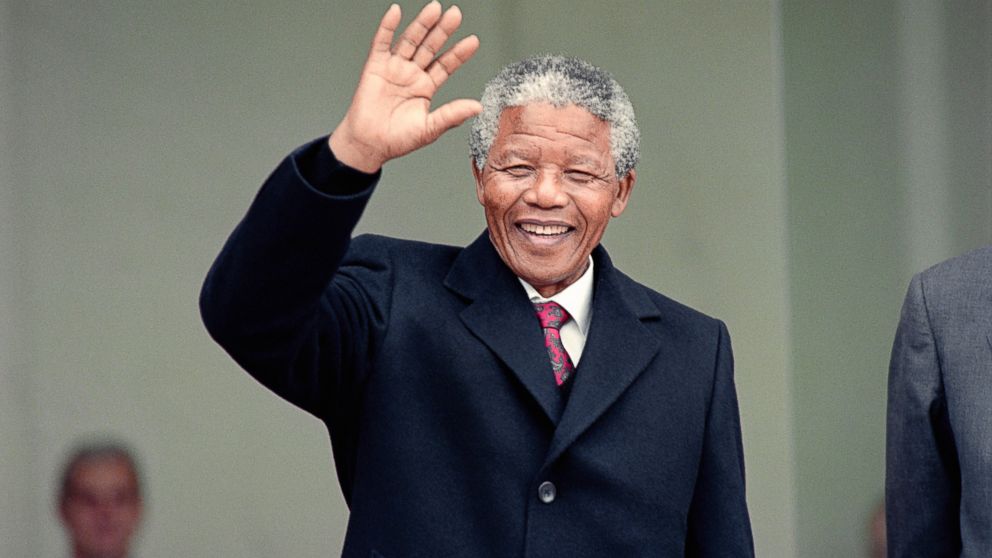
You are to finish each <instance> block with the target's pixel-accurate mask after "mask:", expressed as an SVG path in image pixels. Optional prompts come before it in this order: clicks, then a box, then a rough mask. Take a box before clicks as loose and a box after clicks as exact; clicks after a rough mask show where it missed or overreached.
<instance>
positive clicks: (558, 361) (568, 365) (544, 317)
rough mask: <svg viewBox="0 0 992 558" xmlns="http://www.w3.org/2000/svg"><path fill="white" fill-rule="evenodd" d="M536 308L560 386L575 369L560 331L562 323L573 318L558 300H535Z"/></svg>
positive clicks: (552, 367) (545, 343)
mask: <svg viewBox="0 0 992 558" xmlns="http://www.w3.org/2000/svg"><path fill="white" fill-rule="evenodd" d="M534 310H535V311H536V312H537V317H538V319H540V320H541V327H542V328H543V329H544V346H545V347H547V348H548V357H550V358H551V369H552V370H553V371H554V373H555V382H557V384H558V385H559V386H560V385H562V384H564V383H565V382H566V381H568V378H569V377H570V376H571V375H572V372H574V371H575V366H573V365H572V359H571V358H569V357H568V353H567V352H566V351H565V346H564V345H562V344H561V332H560V331H558V330H559V329H561V326H562V324H564V323H565V322H567V321H568V320H569V319H571V316H569V315H568V312H566V311H565V309H564V308H562V307H561V305H560V304H558V303H557V302H550V301H549V302H535V303H534Z"/></svg>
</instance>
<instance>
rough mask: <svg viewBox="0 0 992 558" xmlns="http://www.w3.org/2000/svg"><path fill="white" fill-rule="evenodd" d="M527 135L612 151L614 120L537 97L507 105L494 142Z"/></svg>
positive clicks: (584, 109) (523, 137) (574, 105)
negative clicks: (611, 138)
mask: <svg viewBox="0 0 992 558" xmlns="http://www.w3.org/2000/svg"><path fill="white" fill-rule="evenodd" d="M527 138H533V139H535V140H538V139H544V140H548V141H554V142H562V143H568V144H575V145H582V144H589V145H588V147H590V148H594V149H598V150H607V151H609V149H610V124H609V123H608V122H607V121H605V120H603V119H602V118H600V117H598V116H596V115H594V114H593V113H591V112H589V110H588V109H586V108H584V107H582V106H579V105H576V104H574V103H568V104H565V105H562V106H557V105H552V104H550V103H548V102H544V101H535V102H531V103H526V104H522V105H514V106H509V107H506V108H504V109H503V111H502V112H501V113H500V115H499V119H498V120H497V129H496V141H495V142H494V143H505V142H507V141H512V140H514V139H515V140H521V139H523V140H526V139H527ZM493 147H496V146H495V145H494V146H493Z"/></svg>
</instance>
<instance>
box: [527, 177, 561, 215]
mask: <svg viewBox="0 0 992 558" xmlns="http://www.w3.org/2000/svg"><path fill="white" fill-rule="evenodd" d="M524 201H525V202H527V203H529V204H531V205H536V206H538V207H541V208H545V209H550V208H554V207H564V206H565V205H567V204H568V195H567V194H566V193H565V189H564V186H563V185H562V182H561V176H560V173H557V172H552V171H548V170H542V171H540V173H539V174H538V176H537V180H535V181H534V183H533V184H531V186H530V188H529V189H528V190H527V192H525V193H524Z"/></svg>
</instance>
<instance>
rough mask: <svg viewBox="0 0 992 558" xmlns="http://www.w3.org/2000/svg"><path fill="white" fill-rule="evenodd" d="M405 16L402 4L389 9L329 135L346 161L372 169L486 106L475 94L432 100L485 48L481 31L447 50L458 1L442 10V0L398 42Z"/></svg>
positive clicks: (419, 16)
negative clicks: (347, 102) (435, 103)
mask: <svg viewBox="0 0 992 558" xmlns="http://www.w3.org/2000/svg"><path fill="white" fill-rule="evenodd" d="M401 17H402V14H401V13H400V7H399V6H398V5H396V4H393V5H392V6H390V7H389V9H388V10H386V13H385V15H383V16H382V21H381V22H379V28H378V30H376V33H375V36H374V37H373V38H372V48H371V49H370V50H369V56H368V59H367V60H366V61H365V67H364V68H363V69H362V76H361V78H360V79H359V82H358V88H357V89H356V90H355V95H354V97H353V98H352V101H351V106H350V107H349V108H348V112H347V113H346V114H345V117H344V119H343V120H342V121H341V123H340V124H338V126H337V128H335V130H334V132H333V133H332V134H331V137H330V140H329V142H330V146H331V150H332V151H333V152H334V155H335V156H336V157H337V159H338V160H339V161H341V162H342V163H344V164H346V165H348V166H351V167H353V168H356V169H358V170H362V171H365V172H375V171H376V170H378V169H379V168H380V167H381V166H382V165H383V163H385V162H386V161H388V160H390V159H395V158H397V157H400V156H403V155H406V154H407V153H410V152H411V151H414V150H416V149H419V148H421V147H423V146H425V145H427V144H429V143H432V142H433V141H434V140H436V139H437V138H438V137H440V136H441V134H443V133H444V132H446V131H448V130H450V129H451V128H453V127H455V126H458V125H459V124H461V123H462V122H464V121H465V120H467V119H469V118H471V117H473V116H475V115H476V114H479V112H481V111H482V105H481V104H480V103H479V102H478V101H475V100H472V99H457V100H454V101H451V102H448V103H445V104H444V105H441V106H440V107H438V108H436V109H434V110H433V111H432V110H431V107H430V104H431V99H432V98H433V97H434V94H435V93H436V92H437V90H438V89H439V88H440V87H441V85H443V84H444V82H445V81H446V80H447V79H448V77H449V76H451V74H453V73H454V72H455V71H456V70H457V69H458V68H459V67H460V66H461V65H462V64H464V63H465V62H466V61H468V60H469V59H470V58H472V56H473V55H474V54H475V51H476V50H477V49H478V48H479V39H478V37H476V36H475V35H470V36H468V37H465V38H464V39H462V40H460V41H458V42H457V43H455V45H454V46H452V47H451V48H449V49H448V50H446V51H444V52H441V48H442V47H443V46H444V43H445V42H446V41H447V40H448V38H449V37H450V36H451V35H452V33H454V32H455V31H456V30H457V29H458V26H459V25H461V21H462V13H461V10H459V9H458V7H457V6H452V7H450V8H448V9H447V10H446V11H445V12H444V13H443V14H442V13H441V4H440V3H439V2H437V0H434V1H432V2H431V3H429V4H427V5H426V6H424V8H423V9H422V10H420V13H419V14H417V17H416V18H415V19H414V20H413V21H412V22H410V25H408V26H407V28H406V30H404V31H403V34H402V35H400V37H399V38H398V39H397V40H396V43H395V44H393V34H394V33H395V32H396V29H397V28H398V27H399V24H400V18H401Z"/></svg>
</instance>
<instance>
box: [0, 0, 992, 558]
mask: <svg viewBox="0 0 992 558" xmlns="http://www.w3.org/2000/svg"><path fill="white" fill-rule="evenodd" d="M401 4H402V5H403V7H404V9H405V11H407V12H411V11H413V10H414V9H416V8H417V7H419V2H411V1H404V2H401ZM460 5H461V6H462V8H463V11H464V12H465V14H466V29H467V30H468V32H475V33H477V34H479V35H480V37H481V39H482V49H481V51H480V53H479V55H478V56H477V57H476V59H474V60H473V61H472V62H470V63H469V65H467V66H466V67H465V68H464V69H463V70H462V71H461V72H460V73H459V74H458V75H457V76H456V77H455V78H453V79H452V80H451V81H450V82H449V84H448V86H447V88H446V89H445V91H444V94H443V97H444V98H451V97H454V96H477V95H478V92H479V90H480V89H481V87H482V85H483V83H484V82H485V80H486V79H487V78H488V77H489V76H491V75H492V74H493V73H494V72H495V71H496V70H497V69H498V68H499V67H500V66H501V65H503V64H505V63H507V62H509V61H512V60H515V59H517V58H519V57H521V56H524V55H527V54H531V53H533V52H539V51H552V52H567V53H571V54H575V55H579V56H582V57H585V58H587V59H589V60H590V61H592V62H594V63H597V64H599V65H602V66H604V67H606V68H608V69H610V70H611V71H612V72H614V74H615V75H616V76H617V78H618V79H619V80H620V81H621V83H623V84H624V85H625V86H626V87H627V89H628V92H629V94H630V96H631V98H632V99H633V101H634V103H635V106H636V107H637V110H638V117H639V120H640V124H641V127H642V131H643V134H644V137H643V144H642V151H643V154H644V156H643V161H642V163H641V165H640V166H639V169H638V170H639V183H638V186H637V189H636V190H635V192H634V201H633V204H632V206H631V207H630V208H629V210H628V212H627V213H625V215H624V216H623V217H622V218H621V219H620V220H618V221H616V222H615V223H614V224H613V225H612V226H611V228H610V232H609V233H608V235H607V238H606V241H605V242H606V244H607V246H608V247H609V248H610V250H611V254H612V255H613V256H614V259H615V260H616V261H617V263H618V265H620V266H621V267H622V268H624V269H625V270H626V271H627V272H629V273H630V274H631V275H633V276H635V277H637V278H639V279H640V280H642V281H643V282H645V283H647V284H648V285H650V286H652V287H654V288H656V289H658V290H661V291H662V292H665V293H667V294H669V295H672V296H674V297H675V298H678V299H680V300H683V301H685V302H687V303H689V304H692V305H694V306H696V307H699V308H700V309H702V310H704V311H706V312H709V313H711V314H713V315H716V316H719V317H721V318H723V319H724V320H726V321H727V323H728V325H729V327H730V329H731V333H732V335H733V338H734V345H735V352H736V356H737V374H738V376H737V379H738V388H739V392H740V400H741V408H742V415H743V421H744V435H745V452H746V454H747V466H748V482H749V485H748V488H749V503H750V509H751V513H752V518H753V522H754V528H755V536H756V544H757V550H758V553H759V555H761V556H771V557H779V556H781V557H790V556H801V557H807V556H810V557H820V556H822V557H824V558H826V557H832V556H845V557H846V556H858V555H860V553H861V552H862V549H863V547H864V527H863V523H864V521H865V519H866V516H867V513H868V510H869V508H870V507H871V505H872V503H873V501H874V500H875V499H876V498H877V497H878V496H879V495H880V492H881V483H882V458H883V437H884V432H883V429H884V424H883V412H884V399H885V396H884V383H885V367H886V362H887V357H888V350H889V345H890V343H891V338H892V334H893V332H894V327H895V322H896V319H897V316H898V309H899V304H900V302H901V297H902V294H903V292H904V289H905V285H906V283H907V282H908V280H909V276H910V274H911V273H912V272H913V271H915V270H918V269H919V268H921V267H923V266H924V265H927V264H929V263H932V262H936V261H937V260H939V259H942V258H945V257H949V256H951V255H954V254H956V253H960V252H963V251H965V250H966V249H968V248H971V247H973V246H977V245H980V244H983V243H988V242H990V241H992V230H990V221H992V219H990V217H992V198H990V196H992V168H990V161H992V107H990V103H992V101H990V99H992V70H990V60H992V52H990V43H989V37H990V36H992V8H990V2H989V1H960V2H951V3H936V2H912V1H908V0H907V1H901V2H896V1H881V0H879V1H873V2H860V1H847V2H842V1H838V2H814V1H808V2H782V3H781V4H780V3H779V2H778V1H775V0H747V1H739V2H726V1H718V0H707V1H694V2H690V1H688V0H685V1H674V0H672V1H665V2H647V1H638V2H635V1H630V0H627V1H619V2H610V3H601V2H592V1H589V0H582V1H565V0H561V1H553V2H552V1H544V2H526V1H524V0H514V1H505V2H500V3H496V2H486V1H484V0H466V1H465V2H462V3H461V4H460ZM385 7H386V4H385V3H382V4H381V5H380V3H377V2H366V1H364V0H340V1H337V2H327V1H320V2H317V1H311V2H295V3H279V4H274V3H267V2H244V1H243V2H234V1H230V2H226V1H215V2H206V1H200V2H196V1H192V0H186V1H175V2H159V3H151V2H141V3H139V2H124V1H120V0H103V1H93V2H86V3H81V2H64V1H55V0H47V1H45V0H37V1H27V0H2V1H0V181H2V183H0V186H2V187H0V447H2V448H3V450H2V451H0V491H2V492H0V494H2V496H3V502H4V503H3V504H2V505H0V557H3V558H7V557H10V558H19V557H33V556H58V555H60V554H61V553H62V552H63V541H62V538H61V533H60V530H59V526H58V523H57V521H56V520H55V519H54V516H53V514H52V492H53V489H54V483H55V472H56V470H57V468H58V466H59V463H60V462H61V460H62V458H63V455H64V451H65V450H66V448H67V447H68V446H69V445H70V444H71V443H72V442H73V441H75V440H77V439H78V438H79V437H82V436H87V435H91V434H93V433H110V434H116V435H119V436H121V437H124V438H126V439H128V440H130V441H131V442H132V443H133V444H134V445H135V446H136V447H137V448H138V450H139V451H140V453H141V457H142V460H143V461H144V463H145V469H146V477H147V480H148V487H147V488H148V503H149V509H148V516H147V522H146V525H145V526H144V529H143V536H142V539H141V541H140V546H139V552H140V555H141V556H146V557H154V556H245V557H253V556H254V557H259V558H261V557H270V556H301V557H306V556H313V557H317V556H327V555H333V554H336V552H337V549H339V548H340V541H341V538H342V536H343V533H344V525H345V518H346V510H345V509H344V505H343V501H342V499H341V497H340V493H339V491H338V488H337V486H336V484H335V479H334V475H333V472H332V468H331V463H330V457H329V454H330V450H329V443H328V441H327V438H326V434H325V432H324V430H323V428H322V426H321V425H320V423H319V422H317V421H316V420H315V419H313V418H311V417H309V416H308V415H306V414H304V413H302V412H301V411H298V410H296V409H294V408H292V407H290V406H289V405H287V404H285V403H283V402H281V401H279V400H278V399H277V398H275V397H273V396H271V395H270V394H269V393H268V392H266V391H265V390H264V389H262V388H260V387H258V386H257V385H256V384H255V383H254V382H253V381H252V380H250V379H249V378H247V377H246V376H245V375H244V374H243V373H241V372H240V371H239V370H238V369H237V368H236V367H235V366H234V365H233V364H232V363H231V362H230V361H229V359H227V357H226V356H225V355H224V354H223V353H222V352H221V351H220V349H219V348H217V347H216V346H215V345H213V344H212V343H211V342H210V341H209V339H208V338H207V336H206V334H205V332H204V331H203V328H202V326H201V325H200V322H199V318H198V315H197V310H196V296H197V291H198V289H199V284H200V281H201V280H202V276H203V274H204V273H205V272H206V269H207V267H208V266H209V263H210V261H211V260H212V258H213V257H214V255H215V254H216V252H217V251H218V249H219V247H220V245H221V243H222V242H223V239H224V238H225V236H226V235H227V233H228V232H229V231H230V229H231V228H232V227H233V226H234V224H235V223H236V221H237V219H238V218H239V217H240V215H241V214H242V213H243V211H244V210H245V208H246V207H247V205H248V203H249V201H250V199H251V197H252V195H253V193H254V191H255V189H256V188H257V186H258V184H259V183H260V181H261V180H262V178H263V177H264V176H265V175H266V174H267V173H268V172H269V170H271V168H272V167H273V166H274V164H275V163H277V162H278V160H279V159H280V158H281V157H282V156H283V155H284V154H285V153H286V152H287V151H288V150H289V149H291V148H292V147H294V146H295V145H297V144H299V143H302V142H303V141H306V140H307V139H309V138H311V137H316V136H318V135H320V134H323V133H326V132H327V131H329V130H330V128H331V127H332V126H333V124H334V123H335V122H336V120H337V119H338V118H339V117H340V115H341V114H342V113H343V110H344V108H345V107H346V105H347V102H348V100H349V97H350V94H351V90H352V87H353V84H354V82H355V79H356V77H357V74H358V71H359V68H360V65H361V62H362V60H363V58H364V51H365V49H366V45H367V43H368V40H369V37H370V34H371V30H372V28H373V26H374V25H375V22H376V21H377V20H378V17H379V15H380V14H381V12H382V11H383V10H384V9H385ZM465 138H466V130H458V131H455V132H453V133H452V134H449V135H448V136H446V137H444V138H442V139H441V140H440V141H439V142H438V144H436V145H435V146H432V147H431V148H430V149H429V150H428V151H425V152H423V153H420V154H418V155H416V156H413V157H411V158H408V159H405V160H402V161H398V162H395V163H394V164H391V165H390V166H389V167H388V168H387V171H386V175H385V176H384V178H383V181H382V184H381V186H380V188H379V190H378V192H377V194H376V196H375V198H374V199H373V201H372V203H371V204H370V207H369V210H368V212H367V215H366V217H365V219H364V221H363V223H362V225H361V228H362V230H363V231H376V232H381V233H385V234H392V235H399V236H404V237H410V238H420V239H426V240H433V241H439V242H448V243H464V242H466V241H468V240H470V239H472V238H474V236H475V235H476V234H478V232H479V231H480V230H481V229H482V227H483V220H482V214H481V208H479V207H478V205H477V203H476V202H475V199H474V194H473V193H472V187H471V182H470V178H469V173H468V158H467V150H466V148H465Z"/></svg>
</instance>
